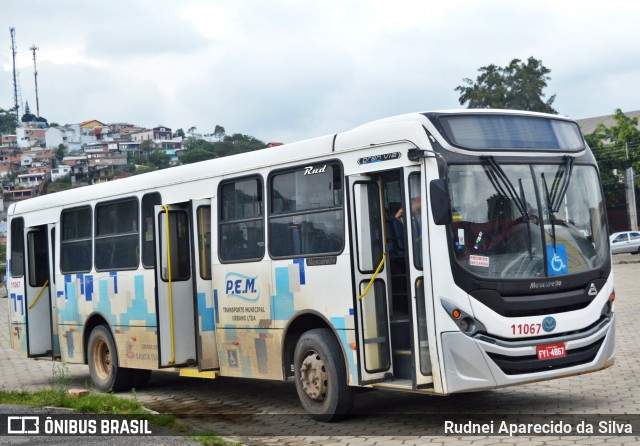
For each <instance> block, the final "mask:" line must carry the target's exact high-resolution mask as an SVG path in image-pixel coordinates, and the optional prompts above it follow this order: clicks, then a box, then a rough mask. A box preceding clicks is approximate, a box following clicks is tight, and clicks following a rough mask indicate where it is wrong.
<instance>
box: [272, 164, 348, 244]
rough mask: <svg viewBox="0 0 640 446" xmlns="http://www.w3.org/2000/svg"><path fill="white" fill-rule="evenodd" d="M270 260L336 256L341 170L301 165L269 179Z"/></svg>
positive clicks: (341, 217) (339, 241) (341, 236)
mask: <svg viewBox="0 0 640 446" xmlns="http://www.w3.org/2000/svg"><path fill="white" fill-rule="evenodd" d="M269 193H270V195H271V207H270V213H269V214H270V215H269V253H270V254H271V256H272V257H296V256H305V255H314V254H318V255H320V254H337V253H339V252H340V251H342V248H343V246H344V208H343V206H342V195H343V189H342V169H341V168H340V165H339V164H337V163H333V164H323V165H320V166H317V167H313V166H304V167H302V168H299V169H297V170H295V171H288V172H284V173H281V174H277V175H274V176H272V177H271V180H270V190H269Z"/></svg>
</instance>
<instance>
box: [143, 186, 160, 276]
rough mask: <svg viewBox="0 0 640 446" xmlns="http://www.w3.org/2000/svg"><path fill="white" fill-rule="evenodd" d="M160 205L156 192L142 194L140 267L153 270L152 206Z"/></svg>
mask: <svg viewBox="0 0 640 446" xmlns="http://www.w3.org/2000/svg"><path fill="white" fill-rule="evenodd" d="M161 204H162V197H161V196H160V194H159V193H158V192H152V193H149V194H144V196H143V197H142V206H141V208H142V212H141V214H142V226H141V228H142V265H143V266H144V267H145V268H153V267H155V265H156V247H155V243H154V239H155V226H154V224H155V217H154V209H153V207H154V206H159V205H161Z"/></svg>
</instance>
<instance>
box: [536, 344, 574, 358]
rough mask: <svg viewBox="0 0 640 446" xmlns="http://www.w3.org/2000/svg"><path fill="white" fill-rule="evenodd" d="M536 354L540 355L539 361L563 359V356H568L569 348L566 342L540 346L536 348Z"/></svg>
mask: <svg viewBox="0 0 640 446" xmlns="http://www.w3.org/2000/svg"><path fill="white" fill-rule="evenodd" d="M536 353H537V354H538V359H541V360H545V359H554V358H562V357H563V356H567V347H566V346H565V344H564V342H558V343H557V344H545V345H538V346H537V347H536Z"/></svg>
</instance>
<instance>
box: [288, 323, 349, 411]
mask: <svg viewBox="0 0 640 446" xmlns="http://www.w3.org/2000/svg"><path fill="white" fill-rule="evenodd" d="M294 363H295V380H296V390H297V391H298V398H300V402H301V403H302V407H304V409H305V410H306V411H307V413H308V414H309V415H311V417H313V418H315V419H316V420H319V421H335V420H338V419H340V418H344V417H345V416H346V415H348V413H349V411H350V410H351V407H352V406H353V399H354V393H355V392H354V389H353V388H352V387H350V386H348V385H347V370H346V367H345V363H344V358H343V356H342V349H341V348H340V344H339V343H338V340H337V339H336V337H335V336H334V334H333V332H332V331H331V330H329V329H327V328H316V329H313V330H309V331H307V332H306V333H304V334H303V335H302V336H301V337H300V339H299V340H298V343H297V345H296V350H295V355H294Z"/></svg>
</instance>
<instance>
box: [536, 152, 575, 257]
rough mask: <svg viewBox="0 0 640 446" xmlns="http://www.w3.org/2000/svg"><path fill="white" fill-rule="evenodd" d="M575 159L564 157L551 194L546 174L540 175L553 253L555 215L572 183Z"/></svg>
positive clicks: (554, 250) (554, 247)
mask: <svg viewBox="0 0 640 446" xmlns="http://www.w3.org/2000/svg"><path fill="white" fill-rule="evenodd" d="M573 161H574V160H573V158H571V157H570V156H565V157H564V165H563V166H562V167H564V169H563V168H562V167H561V168H559V169H558V170H557V171H556V175H555V177H554V178H553V184H552V185H551V193H549V186H547V180H546V179H545V177H544V172H542V173H541V174H540V176H541V177H542V183H543V184H544V198H545V202H546V205H547V214H548V216H549V223H550V224H551V240H552V241H553V252H554V254H555V252H556V222H555V217H554V214H555V213H556V212H558V211H560V205H562V200H564V196H565V195H566V193H567V190H568V189H569V182H570V181H571V174H572V173H573Z"/></svg>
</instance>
